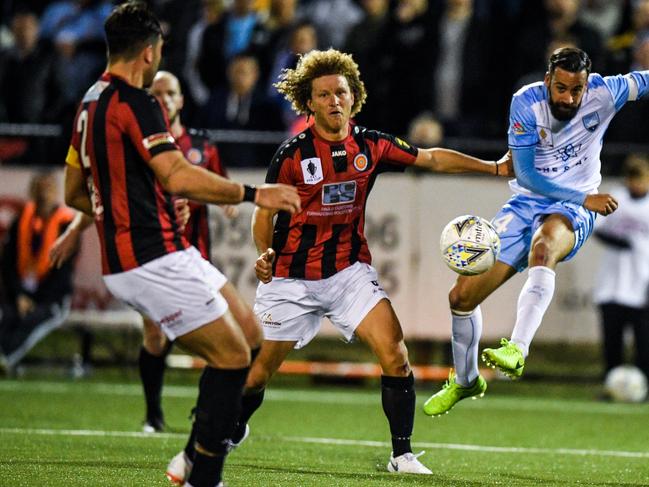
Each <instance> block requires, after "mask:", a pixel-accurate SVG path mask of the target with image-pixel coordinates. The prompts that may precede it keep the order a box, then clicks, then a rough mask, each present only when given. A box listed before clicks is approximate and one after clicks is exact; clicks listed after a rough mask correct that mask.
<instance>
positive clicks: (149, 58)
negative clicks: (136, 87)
mask: <svg viewBox="0 0 649 487" xmlns="http://www.w3.org/2000/svg"><path fill="white" fill-rule="evenodd" d="M153 49H154V48H153V45H152V44H149V45H147V46H146V47H145V48H144V52H143V56H144V62H145V63H146V64H151V63H152V62H153Z"/></svg>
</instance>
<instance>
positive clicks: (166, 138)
mask: <svg viewBox="0 0 649 487" xmlns="http://www.w3.org/2000/svg"><path fill="white" fill-rule="evenodd" d="M174 142H175V141H174V138H173V137H172V136H171V134H170V133H169V132H160V133H158V134H153V135H149V136H148V137H146V138H144V139H142V145H143V146H144V148H145V149H146V150H151V149H153V148H154V147H155V146H156V145H160V144H173V143H174Z"/></svg>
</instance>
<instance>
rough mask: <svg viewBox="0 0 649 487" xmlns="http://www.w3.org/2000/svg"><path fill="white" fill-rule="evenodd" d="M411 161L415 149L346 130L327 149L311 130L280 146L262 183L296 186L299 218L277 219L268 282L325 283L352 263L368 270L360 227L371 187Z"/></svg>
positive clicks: (367, 254)
mask: <svg viewBox="0 0 649 487" xmlns="http://www.w3.org/2000/svg"><path fill="white" fill-rule="evenodd" d="M416 157H417V148H416V147H413V146H411V145H409V144H407V143H406V142H404V141H402V140H401V139H398V138H396V137H393V136H391V135H388V134H385V133H382V132H377V131H374V130H367V129H365V128H363V127H358V126H350V134H349V136H348V137H347V138H346V139H345V140H343V141H340V142H335V143H334V142H328V141H326V140H324V139H322V138H320V137H318V135H317V134H316V132H315V131H314V130H313V129H312V128H309V129H307V130H305V131H304V132H302V133H300V134H299V135H297V136H296V137H294V138H293V139H291V140H289V141H287V142H285V143H284V144H283V145H282V146H281V147H280V148H279V150H278V151H277V153H276V154H275V156H274V157H273V160H272V162H271V165H270V167H269V169H268V173H267V175H266V182H267V183H285V184H291V185H294V186H296V187H297V188H298V192H299V194H300V198H301V202H302V211H301V212H300V213H299V214H296V215H290V214H289V213H286V212H279V214H278V216H277V220H276V222H275V227H274V232H273V243H272V246H273V249H275V251H276V252H277V258H276V259H275V263H274V269H273V275H275V276H277V277H293V278H299V279H325V278H327V277H330V276H332V275H334V274H336V273H337V272H339V271H341V270H343V269H345V268H346V267H348V266H350V265H352V264H354V263H355V262H366V263H368V264H369V263H371V260H372V256H371V254H370V251H369V248H368V246H367V240H366V238H365V235H364V226H365V206H366V202H367V197H368V195H369V192H370V190H371V189H372V186H373V184H374V180H375V178H376V176H377V175H378V174H379V173H381V172H386V171H399V170H403V169H405V167H406V166H408V165H411V164H413V163H414V162H415V159H416Z"/></svg>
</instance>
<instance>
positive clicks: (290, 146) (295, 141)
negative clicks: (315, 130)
mask: <svg viewBox="0 0 649 487" xmlns="http://www.w3.org/2000/svg"><path fill="white" fill-rule="evenodd" d="M305 143H313V134H312V133H311V129H309V128H306V129H304V130H303V131H302V132H300V133H299V134H296V135H294V136H292V137H289V138H288V139H286V140H284V141H283V142H282V143H281V144H280V145H279V147H278V148H277V151H276V152H275V155H274V156H273V161H283V160H285V159H292V158H293V157H295V154H296V152H297V151H298V149H299V148H300V146H301V145H302V144H305Z"/></svg>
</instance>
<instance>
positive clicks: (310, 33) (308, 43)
mask: <svg viewBox="0 0 649 487" xmlns="http://www.w3.org/2000/svg"><path fill="white" fill-rule="evenodd" d="M317 47H318V34H317V31H316V29H315V26H314V25H313V24H312V23H311V22H309V21H302V22H299V23H298V24H296V25H294V26H293V29H292V30H291V33H290V35H289V41H288V45H287V46H286V48H285V49H282V50H280V51H278V52H277V53H276V54H275V60H274V62H273V67H272V69H271V72H270V84H269V85H268V86H267V88H266V89H267V93H268V97H269V98H270V99H271V100H273V101H274V102H275V103H276V104H277V105H278V106H280V107H281V113H282V119H283V120H284V125H285V126H286V127H291V126H293V125H294V124H295V123H296V121H297V120H299V119H303V117H299V116H297V115H296V114H295V112H294V111H293V110H292V109H291V104H290V103H289V102H288V101H286V99H285V98H284V97H283V96H282V95H281V94H280V93H278V91H277V89H276V88H275V86H274V83H275V82H276V81H277V80H278V79H279V77H280V76H281V74H282V72H283V71H284V70H285V69H293V68H294V67H295V66H296V65H297V61H298V59H299V58H300V56H301V55H303V54H306V53H307V52H311V51H313V50H314V49H316V48H317Z"/></svg>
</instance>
